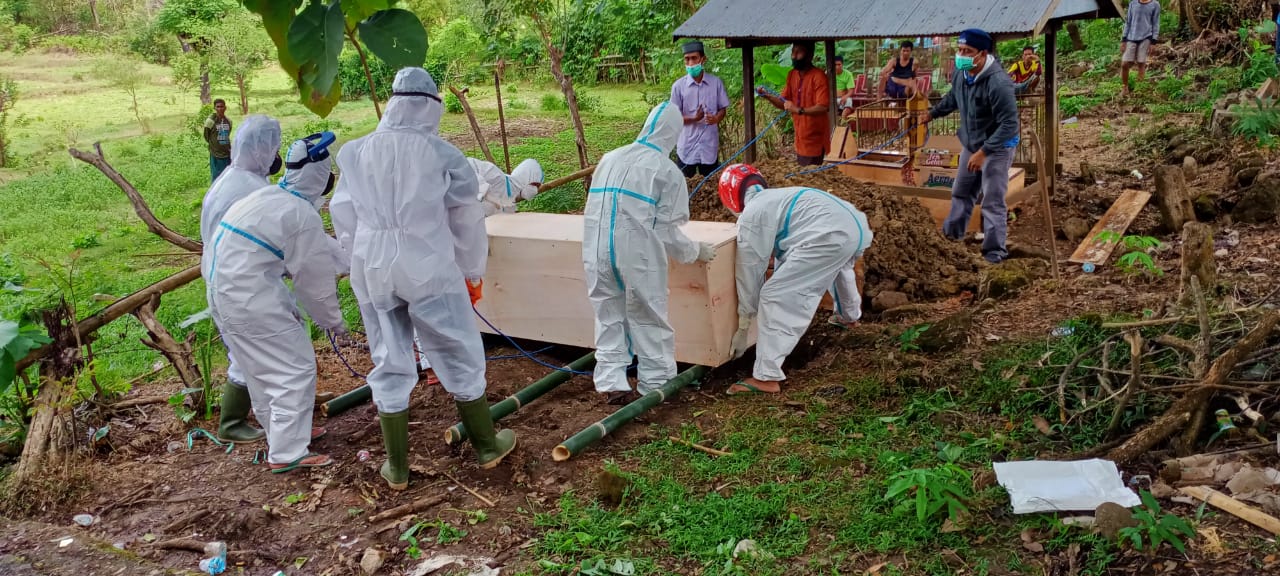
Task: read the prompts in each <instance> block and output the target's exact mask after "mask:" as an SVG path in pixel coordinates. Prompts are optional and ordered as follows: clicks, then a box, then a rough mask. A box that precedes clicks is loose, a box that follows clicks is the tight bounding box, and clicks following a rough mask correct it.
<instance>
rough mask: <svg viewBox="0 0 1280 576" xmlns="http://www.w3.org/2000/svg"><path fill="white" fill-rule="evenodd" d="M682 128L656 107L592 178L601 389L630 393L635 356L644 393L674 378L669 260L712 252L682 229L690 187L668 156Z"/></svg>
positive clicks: (591, 248)
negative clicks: (635, 134) (630, 369)
mask: <svg viewBox="0 0 1280 576" xmlns="http://www.w3.org/2000/svg"><path fill="white" fill-rule="evenodd" d="M682 126H683V120H682V118H681V116H680V111H679V110H677V109H676V108H675V107H674V106H672V105H671V104H670V103H669V102H663V103H662V104H659V105H658V106H657V107H655V108H654V109H653V110H652V111H651V112H649V118H648V119H647V120H645V123H644V127H643V128H642V129H641V130H640V135H639V137H638V138H637V139H636V141H635V142H633V143H631V144H628V145H626V146H623V147H621V148H618V149H617V150H614V151H612V152H609V153H608V154H605V155H604V158H601V159H600V164H599V165H598V166H597V168H596V171H595V174H594V176H593V177H592V178H593V180H592V187H591V190H590V191H589V193H588V194H587V207H586V210H585V213H584V216H585V218H584V220H585V229H584V232H583V235H582V262H583V267H584V270H585V272H586V281H587V296H588V297H589V298H590V299H591V306H592V308H594V310H595V319H596V323H595V341H596V368H595V386H596V391H598V392H602V393H613V392H629V391H630V390H631V387H630V386H629V385H628V383H627V377H626V369H627V366H628V365H629V364H630V363H631V358H632V355H633V354H634V355H635V356H638V357H639V359H640V365H639V385H638V386H637V390H638V391H639V392H640V393H641V394H645V393H648V392H650V391H652V390H656V389H657V388H659V387H661V386H662V385H663V384H666V383H667V381H668V380H670V379H672V378H674V377H675V375H676V360H675V348H676V345H675V332H674V331H673V330H672V329H671V324H670V322H668V321H667V296H668V294H667V290H668V289H667V258H668V257H670V258H674V259H675V260H676V261H677V262H680V263H683V264H688V263H691V262H693V261H695V260H697V259H703V260H710V258H711V257H712V256H713V255H714V250H713V249H711V247H709V246H700V245H699V244H698V243H697V242H694V241H692V240H690V239H689V238H688V237H686V236H685V235H684V232H681V231H680V226H681V225H683V224H685V223H686V222H688V221H689V188H688V185H687V184H686V183H685V179H684V175H683V174H681V173H680V169H679V168H677V167H676V165H675V163H673V162H672V161H671V158H670V155H671V150H672V148H674V147H675V144H676V140H677V139H679V138H680V130H681V128H682Z"/></svg>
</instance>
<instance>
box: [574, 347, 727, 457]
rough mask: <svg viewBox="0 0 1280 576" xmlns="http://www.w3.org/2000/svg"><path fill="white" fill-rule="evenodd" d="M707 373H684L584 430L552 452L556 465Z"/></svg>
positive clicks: (701, 370)
mask: <svg viewBox="0 0 1280 576" xmlns="http://www.w3.org/2000/svg"><path fill="white" fill-rule="evenodd" d="M707 370H709V368H707V367H706V366H694V367H692V368H690V369H688V370H685V371H684V372H681V373H680V374H679V375H677V376H676V377H675V378H672V379H671V381H669V382H667V383H666V384H663V385H662V387H661V388H659V389H657V390H654V391H652V392H649V393H648V394H645V395H644V396H641V397H640V399H639V400H636V401H635V402H632V403H630V404H627V405H626V406H623V407H622V408H621V409H619V410H618V411H617V412H614V413H613V414H610V415H608V416H606V417H604V419H602V420H600V421H599V422H596V423H595V424H592V425H590V426H587V427H586V429H584V430H583V431H581V432H579V433H577V434H574V435H573V436H570V437H569V438H567V439H566V440H565V441H564V442H561V443H560V445H559V446H556V447H555V449H553V450H552V451H551V458H552V459H554V460H555V461H556V462H564V461H565V460H568V459H570V458H572V457H573V456H574V455H575V454H578V453H580V452H582V450H583V449H585V448H586V447H587V446H590V445H591V444H592V443H594V442H596V441H597V440H600V439H601V438H604V437H605V436H608V435H609V434H610V433H612V432H613V431H614V430H617V429H618V427H620V426H622V425H623V424H626V423H627V422H630V421H632V420H634V419H635V418H636V416H639V415H640V414H643V413H644V412H645V411H646V410H648V409H650V408H653V407H654V406H657V405H659V404H661V403H663V402H665V401H666V399H667V398H669V397H671V396H675V394H676V392H678V391H680V389H681V388H684V387H685V386H688V385H689V384H691V383H693V382H696V381H697V380H698V379H699V378H702V376H703V375H704V374H706V373H707Z"/></svg>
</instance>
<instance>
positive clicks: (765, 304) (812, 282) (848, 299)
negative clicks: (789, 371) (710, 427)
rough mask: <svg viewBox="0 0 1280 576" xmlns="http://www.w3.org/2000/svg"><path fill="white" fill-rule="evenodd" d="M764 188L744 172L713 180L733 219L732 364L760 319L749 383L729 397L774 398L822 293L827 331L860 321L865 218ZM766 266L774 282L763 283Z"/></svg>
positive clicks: (809, 197)
mask: <svg viewBox="0 0 1280 576" xmlns="http://www.w3.org/2000/svg"><path fill="white" fill-rule="evenodd" d="M767 185H768V184H766V183H765V180H764V177H762V176H761V175H760V172H759V171H757V170H756V169H755V168H754V167H752V166H750V165H747V164H734V165H733V166H730V167H728V168H726V169H725V171H724V173H723V174H721V175H720V186H719V189H720V199H721V201H723V202H724V205H725V206H726V207H727V208H729V210H731V211H733V213H735V214H739V216H738V254H737V263H736V268H737V270H736V271H735V276H736V280H737V285H738V332H737V333H736V334H734V336H733V342H732V347H733V355H734V357H735V358H737V357H741V356H742V354H743V353H745V352H746V349H747V341H748V331H749V330H750V328H751V321H752V320H753V319H754V318H755V317H756V314H757V312H758V313H759V316H760V322H759V325H758V326H757V335H756V362H755V367H754V369H753V371H752V377H751V378H748V379H746V380H744V381H742V382H739V383H737V384H734V385H733V386H731V387H730V388H729V394H730V395H734V394H742V393H756V392H766V393H772V394H776V393H778V392H781V390H782V386H781V384H782V380H784V379H785V378H786V376H785V375H784V374H783V373H782V363H783V361H784V360H786V358H787V355H789V354H791V351H792V350H794V349H795V347H796V343H797V342H799V341H800V337H801V336H803V335H804V333H805V331H806V330H808V328H809V323H810V322H811V321H812V320H813V314H814V312H816V311H817V309H818V304H819V303H820V302H821V301H822V294H823V293H824V292H830V293H831V297H832V299H833V301H834V302H835V306H836V314H835V316H834V317H833V318H832V319H831V320H832V323H836V324H842V325H847V324H852V323H854V322H857V321H858V319H859V318H861V317H862V296H861V295H859V294H858V284H857V279H856V278H855V275H854V268H853V267H854V264H855V263H856V262H857V260H858V259H860V258H862V253H863V251H865V250H866V249H867V248H868V247H869V246H871V238H872V234H871V228H870V227H869V226H868V225H867V216H866V215H865V214H863V213H862V212H859V211H858V209H857V208H854V207H853V205H852V204H849V203H848V202H845V201H844V200H841V199H839V198H836V197H835V196H832V195H830V194H828V193H826V192H823V191H821V190H816V189H813V188H804V187H791V188H773V189H766V188H765V187H766V186H767ZM770 258H772V259H773V261H774V269H773V276H771V277H769V279H768V280H766V279H765V272H766V271H767V270H768V268H769V260H770Z"/></svg>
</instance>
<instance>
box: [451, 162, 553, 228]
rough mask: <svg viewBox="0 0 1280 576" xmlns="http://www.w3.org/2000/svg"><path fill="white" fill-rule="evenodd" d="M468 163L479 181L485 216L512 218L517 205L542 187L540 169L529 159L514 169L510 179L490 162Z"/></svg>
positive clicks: (540, 167) (534, 194) (539, 166)
mask: <svg viewBox="0 0 1280 576" xmlns="http://www.w3.org/2000/svg"><path fill="white" fill-rule="evenodd" d="M467 163H468V164H470V165H471V168H472V169H473V170H475V171H476V178H478V179H479V180H480V193H479V198H480V200H482V201H483V202H484V215H485V216H493V215H494V214H514V213H515V211H516V202H519V201H521V200H529V199H531V198H533V197H534V196H537V195H538V185H539V184H542V166H541V165H540V164H538V161H537V160H534V159H532V158H530V159H527V160H525V161H524V162H521V163H520V164H519V165H517V166H516V168H515V169H514V170H512V171H511V175H510V176H508V175H507V174H505V173H504V172H503V171H502V169H501V168H499V167H498V166H497V165H496V164H494V163H492V162H486V161H484V160H478V159H475V158H467Z"/></svg>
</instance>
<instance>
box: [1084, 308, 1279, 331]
mask: <svg viewBox="0 0 1280 576" xmlns="http://www.w3.org/2000/svg"><path fill="white" fill-rule="evenodd" d="M1257 311H1258V310H1257V309H1256V308H1254V307H1253V306H1246V307H1244V308H1235V309H1232V310H1221V311H1218V312H1214V313H1212V314H1210V315H1209V317H1210V318H1218V317H1220V316H1232V315H1235V314H1241V313H1244V312H1257ZM1199 319H1200V317H1199V316H1198V315H1196V316H1170V317H1168V318H1156V319H1154V320H1138V321H1136V322H1103V323H1102V327H1103V328H1106V329H1108V330H1112V329H1114V330H1128V329H1130V328H1147V327H1150V326H1168V325H1169V324H1180V323H1182V322H1190V321H1192V320H1197V321H1198V320H1199Z"/></svg>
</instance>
